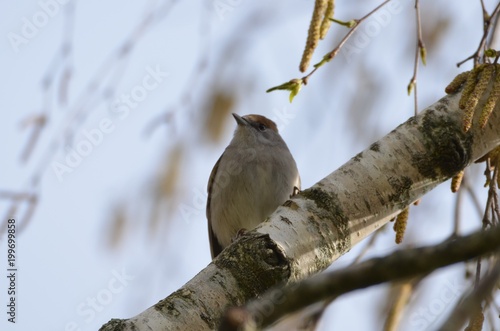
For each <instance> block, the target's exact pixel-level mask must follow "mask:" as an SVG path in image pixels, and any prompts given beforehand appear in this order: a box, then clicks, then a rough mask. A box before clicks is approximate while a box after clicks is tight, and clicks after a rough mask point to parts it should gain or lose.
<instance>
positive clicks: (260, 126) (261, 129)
mask: <svg viewBox="0 0 500 331" xmlns="http://www.w3.org/2000/svg"><path fill="white" fill-rule="evenodd" d="M258 128H259V131H265V130H266V129H267V128H266V126H265V125H264V124H259V126H258Z"/></svg>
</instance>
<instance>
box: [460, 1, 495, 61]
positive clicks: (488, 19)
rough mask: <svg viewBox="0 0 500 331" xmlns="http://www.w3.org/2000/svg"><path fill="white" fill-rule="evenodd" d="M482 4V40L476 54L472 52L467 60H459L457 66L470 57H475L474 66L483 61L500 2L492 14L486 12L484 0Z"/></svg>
mask: <svg viewBox="0 0 500 331" xmlns="http://www.w3.org/2000/svg"><path fill="white" fill-rule="evenodd" d="M481 5H482V10H483V25H484V30H483V36H482V38H481V41H480V42H479V46H478V48H477V50H476V52H474V54H472V55H471V56H469V57H468V58H466V59H465V60H463V61H460V62H458V63H457V67H460V66H461V65H462V64H464V63H465V62H467V61H469V60H470V59H474V67H475V66H477V65H478V64H479V63H481V61H480V60H481V56H482V55H481V53H483V54H484V49H485V45H486V39H487V38H488V34H489V32H490V28H491V27H492V22H493V21H494V18H495V16H496V15H497V14H498V12H499V11H500V3H499V4H498V5H497V6H496V7H495V10H494V11H493V13H492V14H491V15H488V13H487V12H486V9H485V7H484V3H483V1H482V0H481ZM483 62H484V61H483Z"/></svg>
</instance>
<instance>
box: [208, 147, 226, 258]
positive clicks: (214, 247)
mask: <svg viewBox="0 0 500 331" xmlns="http://www.w3.org/2000/svg"><path fill="white" fill-rule="evenodd" d="M223 156H224V153H222V155H221V157H220V158H219V159H218V160H217V163H215V166H214V168H213V169H212V173H211V174H210V179H209V180H208V187H207V191H208V199H207V220H208V239H209V241H210V253H211V254H212V260H213V259H214V258H215V257H216V256H217V255H219V253H220V252H222V245H221V244H220V243H219V240H217V237H216V236H215V233H214V231H213V229H212V220H211V211H210V203H211V196H212V189H213V184H214V180H215V175H216V174H217V170H218V169H219V163H220V160H221V159H222V157H223Z"/></svg>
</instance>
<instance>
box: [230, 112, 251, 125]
mask: <svg viewBox="0 0 500 331" xmlns="http://www.w3.org/2000/svg"><path fill="white" fill-rule="evenodd" d="M233 117H234V119H235V120H236V123H238V125H243V126H246V125H248V124H249V123H248V121H247V120H246V119H244V118H243V117H241V116H240V115H238V114H235V113H233Z"/></svg>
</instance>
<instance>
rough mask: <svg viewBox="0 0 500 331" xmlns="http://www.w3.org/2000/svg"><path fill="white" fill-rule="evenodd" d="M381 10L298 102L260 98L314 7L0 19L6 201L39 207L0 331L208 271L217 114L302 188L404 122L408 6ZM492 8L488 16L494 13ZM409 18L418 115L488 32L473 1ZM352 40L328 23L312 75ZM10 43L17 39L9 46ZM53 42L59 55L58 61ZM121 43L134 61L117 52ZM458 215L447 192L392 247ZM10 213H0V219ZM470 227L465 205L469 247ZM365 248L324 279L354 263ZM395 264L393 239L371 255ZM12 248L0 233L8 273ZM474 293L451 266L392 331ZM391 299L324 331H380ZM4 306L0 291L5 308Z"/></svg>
mask: <svg viewBox="0 0 500 331" xmlns="http://www.w3.org/2000/svg"><path fill="white" fill-rule="evenodd" d="M379 3H380V1H368V0H363V1H355V2H348V1H337V8H336V11H335V17H337V18H339V19H344V20H348V19H351V18H359V17H361V16H363V15H364V14H365V13H367V12H369V11H370V10H371V9H373V8H374V7H375V6H377V5H378V4H379ZM393 3H394V5H393V7H387V8H386V9H384V11H383V12H381V14H380V15H379V16H375V17H373V18H372V19H369V20H368V21H367V22H365V26H361V27H360V28H359V32H358V33H357V34H355V35H354V36H353V38H352V39H351V40H350V41H349V42H348V44H347V45H348V48H346V49H349V50H350V52H341V53H340V54H339V55H338V56H337V58H335V59H334V60H333V61H332V62H330V63H328V64H326V65H325V66H323V67H322V68H320V69H319V70H318V71H317V72H316V73H315V74H314V75H313V76H312V77H311V78H310V80H309V84H308V85H307V86H305V87H303V89H302V91H301V92H300V94H299V95H298V96H297V97H296V98H295V100H294V102H293V103H292V104H290V103H289V102H288V94H287V93H286V92H279V91H278V92H273V93H270V94H266V93H265V90H266V89H268V88H269V87H272V86H274V85H278V84H281V83H283V82H285V81H288V80H290V79H291V78H295V77H300V76H301V74H300V73H299V72H298V63H299V61H300V56H301V53H302V50H303V47H304V44H305V39H306V33H307V29H308V24H309V20H310V16H311V12H312V8H313V2H312V1H304V0H292V1H290V0H288V1H285V0H281V1H274V2H271V3H269V2H264V1H257V2H251V1H243V0H242V1H229V0H216V1H209V2H202V1H196V2H194V1H193V2H187V1H185V2H180V1H177V2H175V1H174V2H168V1H166V2H163V1H144V2H133V3H132V2H131V3H124V2H121V1H117V0H110V1H105V2H103V1H96V0H87V1H85V2H84V1H76V0H75V1H66V2H64V1H62V0H61V1H60V3H59V2H56V1H55V0H41V1H31V0H26V1H22V2H5V1H4V2H2V3H0V28H1V31H0V35H2V36H3V38H2V39H1V41H0V54H1V57H2V59H3V61H1V63H0V68H1V70H0V72H1V73H2V76H1V78H0V96H1V100H2V102H3V105H4V106H3V107H4V108H3V110H2V111H1V112H0V123H1V130H0V141H1V144H0V153H1V155H2V156H3V160H2V166H1V171H0V192H16V193H23V192H27V193H36V194H37V196H38V198H39V199H38V203H37V207H36V210H35V213H34V214H33V216H32V218H31V219H30V221H29V223H27V222H24V214H25V211H26V205H25V204H20V205H19V208H18V210H17V212H16V214H15V215H16V216H15V219H16V222H17V223H16V224H17V229H18V237H17V250H18V251H17V265H18V274H17V277H18V278H17V290H18V297H17V303H18V307H17V314H18V315H17V323H16V324H15V325H12V324H11V323H8V322H7V321H6V319H7V318H6V314H5V312H3V311H1V314H0V316H3V317H2V318H1V319H0V329H2V330H35V329H38V330H43V329H46V330H61V331H62V330H72V329H76V328H79V329H80V330H97V329H98V328H99V327H100V326H101V325H102V324H103V323H105V322H107V321H108V320H109V319H111V318H128V317H132V316H134V315H136V314H138V313H140V312H141V311H143V310H144V309H146V308H148V307H149V306H151V305H153V304H155V303H156V302H158V301H159V300H160V299H162V298H164V297H166V296H167V295H168V294H170V293H171V292H173V291H175V290H176V289H178V288H179V287H180V286H182V285H183V284H184V283H185V282H186V281H188V280H189V279H191V278H192V277H193V276H194V275H196V274H197V273H198V272H199V271H200V270H201V269H203V268H204V267H205V266H206V265H207V264H208V263H209V262H210V250H209V247H208V236H207V227H206V219H205V211H204V207H205V206H204V205H205V201H206V183H207V180H208V177H209V174H210V171H211V169H212V166H213V165H214V164H215V162H216V161H217V159H218V157H219V156H220V154H221V153H222V151H223V149H224V147H225V146H226V145H227V144H228V142H229V140H230V139H231V135H232V132H233V130H234V128H235V123H234V121H233V119H232V117H231V116H230V115H229V112H236V113H238V114H240V115H244V114H248V113H258V114H262V115H264V116H267V117H270V118H272V119H274V120H275V121H276V122H277V124H278V126H279V128H280V131H281V133H282V136H283V137H284V139H285V141H286V142H287V144H288V146H289V148H290V150H291V151H292V154H293V155H294V156H295V159H296V161H297V164H298V168H299V171H300V172H301V176H302V185H303V187H304V188H307V187H309V186H311V185H313V184H314V183H315V182H317V181H319V180H320V179H321V178H323V177H324V176H326V175H327V174H329V173H330V172H332V171H333V170H335V169H336V168H338V167H339V166H340V165H342V164H343V163H345V162H346V161H347V160H349V159H350V158H351V157H353V156H354V155H356V154H357V153H358V152H360V151H361V150H363V149H364V148H366V147H367V146H369V145H370V144H371V143H372V142H374V141H376V140H377V139H379V138H380V137H382V136H384V135H385V134H387V133H388V132H390V131H391V130H392V129H393V128H395V127H396V126H397V125H399V124H400V123H402V122H404V121H405V120H406V119H408V118H409V117H410V116H412V115H413V112H414V108H413V107H414V104H413V96H412V97H408V95H407V92H406V87H407V84H408V82H409V80H410V78H411V76H412V73H413V62H414V52H415V43H416V41H415V21H414V16H415V15H414V10H413V1H397V0H394V1H393ZM496 3H497V2H496V1H486V4H487V7H488V9H489V10H490V11H491V10H492V9H493V7H494V6H495V5H496ZM389 8H392V9H389ZM421 9H422V22H423V32H424V33H423V34H424V41H425V42H426V45H427V51H428V57H427V66H426V67H423V66H422V65H420V71H419V76H418V84H419V85H418V92H419V109H420V110H421V109H424V108H425V107H426V106H428V105H430V104H432V103H433V102H435V101H437V100H438V99H439V98H441V97H442V96H443V95H444V87H445V86H446V84H447V83H448V82H449V81H451V79H452V78H453V77H454V76H455V75H456V74H458V73H459V72H461V71H462V70H468V69H470V67H471V63H467V64H465V65H464V66H463V67H462V68H460V69H457V68H456V66H455V64H456V63H457V62H459V61H461V60H462V59H464V58H466V57H467V56H469V55H470V54H472V53H473V52H474V51H475V49H476V48H477V45H478V43H479V40H480V38H481V34H482V20H481V8H480V4H479V1H454V2H450V1H435V2H426V1H423V2H422V4H421ZM47 13H48V14H47ZM71 13H73V14H71ZM148 13H152V14H151V15H150V16H148ZM49 14H50V15H49ZM146 17H147V18H148V19H146V20H145V18H146ZM144 20H145V22H147V23H146V24H144V25H143V28H142V29H137V27H138V26H141V22H143V21H144ZM70 22H72V23H70ZM34 23H37V25H38V27H37V26H36V25H35V24H34ZM30 25H33V26H30ZM33 28H34V29H33ZM370 29H371V30H370ZM134 31H135V32H134ZM137 31H138V32H137ZM347 31H348V30H347V29H346V28H344V27H341V26H338V25H333V26H332V29H331V30H330V33H329V35H328V37H327V38H326V39H325V40H324V41H322V42H321V43H320V46H319V47H318V49H317V51H316V53H315V56H314V58H313V63H316V62H318V61H319V60H320V59H321V57H322V55H323V54H325V53H326V52H328V51H330V50H331V49H333V48H334V47H335V45H336V44H337V43H338V41H339V40H340V39H341V38H342V37H343V36H344V35H345V33H347ZM16 36H17V37H20V38H25V39H23V41H22V42H21V43H16V42H13V41H12V40H13V38H17V37H16ZM134 36H135V37H134ZM16 40H17V42H19V40H21V39H16ZM65 40H66V41H69V42H70V44H69V45H71V47H70V48H67V49H70V50H71V51H70V52H69V53H67V54H69V56H67V57H62V56H60V54H61V44H62V43H63V42H64V41H65ZM128 40H130V41H131V42H127V41H128ZM124 44H125V45H129V46H131V48H125V49H129V51H128V52H125V53H123V51H122V52H120V50H123V49H124V48H123V45H124ZM58 54H59V55H58ZM120 54H125V55H124V56H120ZM152 72H153V73H154V72H156V74H152ZM158 73H159V74H158ZM163 73H165V74H163ZM43 82H45V83H46V84H45V85H44V83H43ZM47 82H49V84H48V85H47ZM50 82H51V83H50ZM44 86H49V88H48V89H46V90H44ZM144 91H145V92H146V93H145V94H144V93H143V92H144ZM133 93H136V96H139V97H138V98H136V99H132V100H131V101H130V103H128V104H127V103H126V101H124V99H123V98H122V97H121V96H122V95H127V94H128V95H130V94H133ZM141 93H142V94H141ZM214 95H218V96H219V97H214ZM221 99H222V100H225V103H224V102H221V103H222V104H226V105H229V106H227V107H226V109H227V110H228V113H224V114H223V116H220V117H217V116H215V115H214V114H213V113H211V112H209V109H211V105H213V104H214V101H213V100H219V101H220V100H221ZM217 104H219V103H217ZM132 105H133V106H132ZM212 108H213V107H212ZM39 114H46V116H47V119H48V121H47V123H46V126H45V127H44V128H43V130H42V131H41V135H40V137H39V139H38V141H37V144H36V145H35V147H34V150H33V153H32V154H31V156H30V158H29V160H28V161H27V162H24V163H23V162H21V161H20V158H21V154H22V152H23V150H24V149H25V147H26V145H27V144H28V140H29V136H30V132H32V129H33V125H30V124H28V125H26V126H24V127H23V126H22V123H23V122H25V121H26V119H29V118H33V116H34V115H39ZM74 114H77V115H76V117H75V116H74ZM167 114H168V116H166V115H167ZM212 115H214V116H212ZM81 116H83V117H81ZM75 118H77V119H78V120H76V121H75ZM166 118H167V119H168V121H166V120H165V119H166ZM210 118H216V120H215V121H214V122H210V121H209V119H210ZM218 125H220V128H221V130H217V128H218ZM96 130H99V131H100V134H97V136H96V133H95V132H96ZM92 132H94V137H99V135H101V136H102V137H101V138H95V139H96V141H98V143H95V144H93V143H92V141H91V140H90V138H88V137H89V135H90V136H92ZM217 132H220V136H217V135H216V133H217ZM86 133H87V134H86ZM66 138H71V139H66ZM216 138H217V139H216ZM89 142H90V145H89ZM84 145H85V146H84ZM78 146H80V147H81V148H83V149H85V147H87V148H88V146H91V147H90V149H91V150H90V151H89V153H88V155H86V156H84V157H82V159H81V161H80V162H79V164H78V165H77V166H75V167H70V168H71V172H64V173H60V172H59V173H58V171H54V167H55V166H56V165H57V164H58V163H55V162H59V164H65V162H66V159H65V158H66V156H67V155H68V154H71V153H74V152H72V151H74V150H75V148H77V147H78ZM82 146H83V147H82ZM482 170H483V167H482V165H481V166H475V167H473V169H472V171H471V175H472V176H471V178H477V179H478V180H477V182H478V184H477V185H476V186H477V188H478V190H477V191H478V194H479V197H480V199H481V202H484V200H485V195H486V191H485V190H481V184H482V183H483V178H482V177H480V176H479V175H480V173H481V172H482ZM58 174H59V175H58ZM38 175H39V178H40V180H39V182H38V184H37V185H36V186H33V179H34V178H37V176H38ZM454 201H455V196H454V195H452V194H451V193H450V191H449V183H446V184H444V185H441V186H440V187H438V188H437V189H436V190H434V191H433V192H431V193H430V194H428V195H427V196H426V197H424V199H423V200H422V202H421V204H420V205H419V206H418V207H412V208H411V214H410V215H411V216H410V223H409V228H408V232H407V234H406V238H405V243H404V244H403V246H404V245H413V246H415V245H424V244H432V243H437V242H440V241H442V240H443V239H444V238H446V237H447V236H448V235H449V234H450V233H451V231H452V229H453V208H454ZM11 205H12V200H9V199H2V200H0V215H2V217H4V218H6V216H4V215H6V214H7V211H8V209H9V208H10V206H11ZM155 206H156V208H155ZM5 221H6V220H5V219H0V224H4V222H5ZM479 227H480V219H479V217H478V214H477V212H476V210H475V209H474V208H472V205H471V203H470V201H469V199H464V205H463V222H462V231H463V233H467V232H470V231H472V230H474V229H478V228H479ZM363 245H364V243H362V244H360V245H359V246H358V247H355V248H353V249H352V251H351V252H350V253H349V254H347V255H346V256H345V257H342V258H341V259H340V260H339V261H338V262H336V263H334V265H333V268H338V267H343V266H346V265H347V264H349V263H350V261H352V259H353V258H355V257H356V255H357V254H358V253H359V251H360V250H361V248H362V247H363ZM398 248H399V247H397V246H396V245H395V244H394V234H393V233H392V230H390V229H388V230H387V231H385V233H384V234H382V235H381V236H380V238H379V239H378V241H377V243H376V244H375V246H374V248H373V249H372V250H371V251H370V253H369V256H374V255H384V254H387V253H389V252H391V251H393V250H395V249H398ZM6 250H7V248H6V243H5V234H2V235H1V236H0V265H1V266H2V268H3V271H2V272H1V273H2V274H3V273H6V269H7V268H6V259H7V252H6ZM4 279H5V278H4ZM468 284H469V283H468V282H467V281H466V280H464V278H463V267H452V268H447V269H445V270H444V271H442V272H440V273H439V274H438V273H436V275H433V276H431V277H430V278H429V279H428V280H427V281H426V282H425V283H424V284H423V286H424V288H423V289H422V293H421V294H420V295H418V296H417V297H416V298H414V301H413V302H412V307H413V308H412V309H413V310H412V311H413V312H418V314H420V315H418V314H417V315H415V314H413V315H412V314H411V313H410V314H407V315H406V316H405V321H404V325H405V328H404V329H405V330H425V329H433V328H436V327H437V326H438V325H439V320H440V318H442V317H445V316H446V315H447V313H448V312H449V311H450V309H452V308H453V303H454V302H456V300H458V299H459V294H460V293H461V291H462V290H463V288H465V287H468V286H469V285H468ZM387 288H388V286H377V287H374V288H371V289H368V290H363V291H358V292H355V293H352V294H348V295H345V296H343V297H342V298H340V299H338V300H336V301H335V302H334V303H333V305H332V306H331V307H330V308H329V312H328V315H327V316H326V317H325V318H324V320H323V321H322V324H321V330H332V329H337V330H378V329H381V327H382V325H383V322H382V321H383V320H382V319H381V317H380V316H381V315H380V314H381V312H382V309H383V307H381V306H383V305H384V302H385V301H384V297H385V296H386V294H387ZM6 292H7V288H6V283H5V282H4V281H2V282H0V303H1V304H0V306H1V307H4V308H3V310H6V308H5V305H6V302H7V300H8V298H7V293H6ZM450 293H452V294H451V295H450ZM92 300H94V301H95V303H92ZM40 323H41V325H42V326H43V327H41V325H40Z"/></svg>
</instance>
